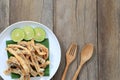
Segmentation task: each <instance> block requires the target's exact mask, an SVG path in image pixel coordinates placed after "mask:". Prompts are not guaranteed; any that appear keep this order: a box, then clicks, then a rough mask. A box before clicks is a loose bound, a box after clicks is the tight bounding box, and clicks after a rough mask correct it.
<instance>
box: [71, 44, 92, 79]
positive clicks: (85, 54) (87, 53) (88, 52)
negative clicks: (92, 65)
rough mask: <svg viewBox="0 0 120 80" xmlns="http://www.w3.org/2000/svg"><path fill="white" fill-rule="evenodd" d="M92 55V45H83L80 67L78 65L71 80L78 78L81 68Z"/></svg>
mask: <svg viewBox="0 0 120 80" xmlns="http://www.w3.org/2000/svg"><path fill="white" fill-rule="evenodd" d="M92 54H93V44H91V43H89V44H87V45H85V47H84V48H83V49H82V52H81V61H80V65H79V67H78V69H77V71H76V73H75V75H74V77H73V79H72V80H76V79H77V76H78V74H79V72H80V70H81V68H82V66H83V65H84V64H85V63H86V62H87V61H88V60H89V59H90V58H91V57H92Z"/></svg>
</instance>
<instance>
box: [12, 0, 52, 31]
mask: <svg viewBox="0 0 120 80" xmlns="http://www.w3.org/2000/svg"><path fill="white" fill-rule="evenodd" d="M23 20H32V21H37V22H41V23H43V24H45V25H47V26H48V27H49V28H50V29H52V28H53V7H52V0H48V1H46V0H10V24H12V23H14V22H17V21H23Z"/></svg>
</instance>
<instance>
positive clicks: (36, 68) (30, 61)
mask: <svg viewBox="0 0 120 80" xmlns="http://www.w3.org/2000/svg"><path fill="white" fill-rule="evenodd" d="M6 50H7V51H8V52H9V53H10V54H12V55H13V56H10V58H9V59H8V60H7V64H8V66H9V67H8V69H7V70H5V72H4V73H5V74H10V73H16V74H19V75H20V76H21V77H20V80H30V76H33V77H35V76H38V75H39V76H43V75H44V71H45V68H46V67H47V66H48V65H49V64H50V61H49V60H48V55H49V54H48V48H47V47H45V46H44V45H42V44H40V43H35V41H34V39H32V40H30V41H20V42H18V43H17V44H9V45H8V46H7V47H6Z"/></svg>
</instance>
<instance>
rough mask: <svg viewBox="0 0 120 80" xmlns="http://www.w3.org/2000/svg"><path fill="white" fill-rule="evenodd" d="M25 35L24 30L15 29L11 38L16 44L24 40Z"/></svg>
mask: <svg viewBox="0 0 120 80" xmlns="http://www.w3.org/2000/svg"><path fill="white" fill-rule="evenodd" d="M24 36H25V34H24V31H23V30H22V29H17V28H16V29H14V30H13V31H12V33H11V38H12V40H13V41H14V42H20V41H21V40H23V38H24Z"/></svg>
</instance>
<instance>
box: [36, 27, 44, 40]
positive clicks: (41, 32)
mask: <svg viewBox="0 0 120 80" xmlns="http://www.w3.org/2000/svg"><path fill="white" fill-rule="evenodd" d="M34 31H35V36H34V39H35V41H38V42H41V41H43V40H44V39H45V36H46V33H45V30H43V29H42V28H40V27H36V28H34Z"/></svg>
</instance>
